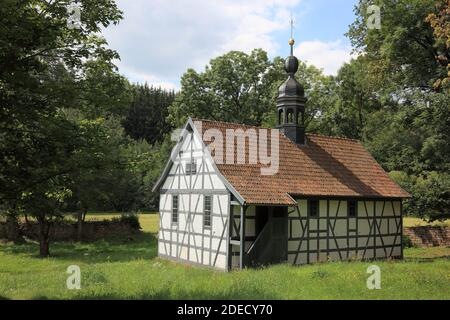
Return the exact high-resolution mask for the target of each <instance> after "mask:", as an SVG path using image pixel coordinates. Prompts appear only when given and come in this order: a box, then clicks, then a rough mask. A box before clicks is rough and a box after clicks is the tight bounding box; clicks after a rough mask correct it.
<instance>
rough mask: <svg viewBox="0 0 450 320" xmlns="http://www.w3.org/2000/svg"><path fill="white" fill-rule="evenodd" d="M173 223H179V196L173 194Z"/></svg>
mask: <svg viewBox="0 0 450 320" xmlns="http://www.w3.org/2000/svg"><path fill="white" fill-rule="evenodd" d="M172 224H178V196H177V195H173V196H172Z"/></svg>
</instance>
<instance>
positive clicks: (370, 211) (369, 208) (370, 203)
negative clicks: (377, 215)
mask: <svg viewBox="0 0 450 320" xmlns="http://www.w3.org/2000/svg"><path fill="white" fill-rule="evenodd" d="M365 203H366V208H367V213H368V214H369V217H373V209H374V208H373V206H374V202H373V201H365Z"/></svg>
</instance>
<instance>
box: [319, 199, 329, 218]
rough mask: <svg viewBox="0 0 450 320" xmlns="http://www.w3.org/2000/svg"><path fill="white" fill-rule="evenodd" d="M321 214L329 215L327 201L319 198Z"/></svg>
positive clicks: (323, 215) (322, 215) (321, 215)
mask: <svg viewBox="0 0 450 320" xmlns="http://www.w3.org/2000/svg"><path fill="white" fill-rule="evenodd" d="M319 216H320V217H326V216H327V201H326V200H319Z"/></svg>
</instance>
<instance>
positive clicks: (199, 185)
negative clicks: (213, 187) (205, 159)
mask: <svg viewBox="0 0 450 320" xmlns="http://www.w3.org/2000/svg"><path fill="white" fill-rule="evenodd" d="M197 177H198V178H196V179H194V181H193V182H192V186H193V187H192V188H193V189H194V190H201V189H203V177H202V176H200V175H198V176H197Z"/></svg>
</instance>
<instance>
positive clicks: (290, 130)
mask: <svg viewBox="0 0 450 320" xmlns="http://www.w3.org/2000/svg"><path fill="white" fill-rule="evenodd" d="M294 43H295V41H294V40H293V39H290V40H289V44H290V45H291V55H290V56H289V57H287V58H286V61H285V64H284V69H285V70H286V73H287V74H288V79H287V80H286V81H285V82H284V83H283V84H282V85H281V86H280V88H279V89H278V97H277V111H278V125H277V128H278V129H280V131H281V132H282V133H283V134H284V135H285V136H286V137H288V138H289V139H290V140H291V141H293V142H295V143H296V144H299V145H304V144H305V126H304V119H305V104H306V98H305V90H304V88H303V86H302V85H301V84H300V83H299V82H298V81H297V79H296V78H295V73H296V72H297V71H298V66H299V62H298V59H297V58H296V57H295V56H294V49H293V46H294Z"/></svg>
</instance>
